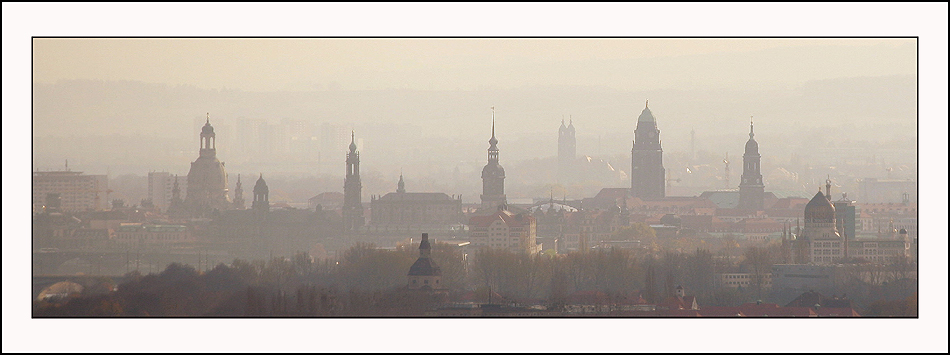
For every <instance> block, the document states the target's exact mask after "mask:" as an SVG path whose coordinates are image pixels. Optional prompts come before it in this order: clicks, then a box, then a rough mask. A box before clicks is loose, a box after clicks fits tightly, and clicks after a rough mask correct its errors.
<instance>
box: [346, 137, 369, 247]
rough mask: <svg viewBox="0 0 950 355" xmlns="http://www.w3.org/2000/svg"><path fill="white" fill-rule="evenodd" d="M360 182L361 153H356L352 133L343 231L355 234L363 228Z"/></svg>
mask: <svg viewBox="0 0 950 355" xmlns="http://www.w3.org/2000/svg"><path fill="white" fill-rule="evenodd" d="M362 193H363V183H362V182H361V181H360V152H358V151H356V133H355V132H350V151H349V152H347V153H346V175H345V177H344V178H343V231H344V232H353V231H357V230H359V229H360V228H362V227H363V224H364V223H365V222H366V220H365V219H364V218H363V203H362V200H361V199H362V196H361V194H362Z"/></svg>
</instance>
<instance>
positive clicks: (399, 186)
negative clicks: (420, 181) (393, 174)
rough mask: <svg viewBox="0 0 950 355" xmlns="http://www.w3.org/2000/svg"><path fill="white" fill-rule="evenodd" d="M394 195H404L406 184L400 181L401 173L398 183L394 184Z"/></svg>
mask: <svg viewBox="0 0 950 355" xmlns="http://www.w3.org/2000/svg"><path fill="white" fill-rule="evenodd" d="M396 193H400V194H404V193H406V182H405V181H404V180H403V179H402V173H399V182H398V183H397V184H396Z"/></svg>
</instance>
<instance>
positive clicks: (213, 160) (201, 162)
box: [184, 114, 231, 217]
mask: <svg viewBox="0 0 950 355" xmlns="http://www.w3.org/2000/svg"><path fill="white" fill-rule="evenodd" d="M199 140H200V142H199V143H200V144H199V150H198V159H196V160H195V161H194V162H192V163H191V169H190V170H188V186H187V189H188V192H187V194H186V195H185V201H184V204H185V206H186V207H187V209H188V212H189V214H191V215H192V216H195V217H208V216H210V214H211V212H213V211H215V210H218V211H223V210H226V209H229V208H230V207H231V198H230V196H228V174H227V172H225V170H224V163H223V162H221V161H220V160H218V158H217V156H216V150H215V148H216V147H215V143H216V142H215V140H216V136H215V133H214V127H212V126H211V115H210V114H209V115H208V117H207V118H206V119H205V125H204V126H203V127H201V135H200V136H199Z"/></svg>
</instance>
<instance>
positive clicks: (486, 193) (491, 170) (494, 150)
mask: <svg viewBox="0 0 950 355" xmlns="http://www.w3.org/2000/svg"><path fill="white" fill-rule="evenodd" d="M488 144H489V147H488V164H486V165H485V167H484V168H482V195H481V199H482V206H481V207H482V208H483V209H486V210H489V211H494V210H496V209H497V208H498V206H500V205H505V204H507V198H506V197H505V169H504V168H502V167H501V165H500V164H499V163H498V139H497V138H495V108H494V107H492V108H491V139H489V140H488Z"/></svg>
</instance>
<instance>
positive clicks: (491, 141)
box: [488, 106, 498, 150]
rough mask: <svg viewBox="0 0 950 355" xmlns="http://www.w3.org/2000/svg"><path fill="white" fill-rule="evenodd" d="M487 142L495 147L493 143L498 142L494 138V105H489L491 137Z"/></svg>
mask: <svg viewBox="0 0 950 355" xmlns="http://www.w3.org/2000/svg"><path fill="white" fill-rule="evenodd" d="M488 143H489V144H491V148H495V144H498V139H497V138H495V106H492V107H491V139H489V140H488ZM491 148H489V149H491ZM495 150H498V148H495Z"/></svg>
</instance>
